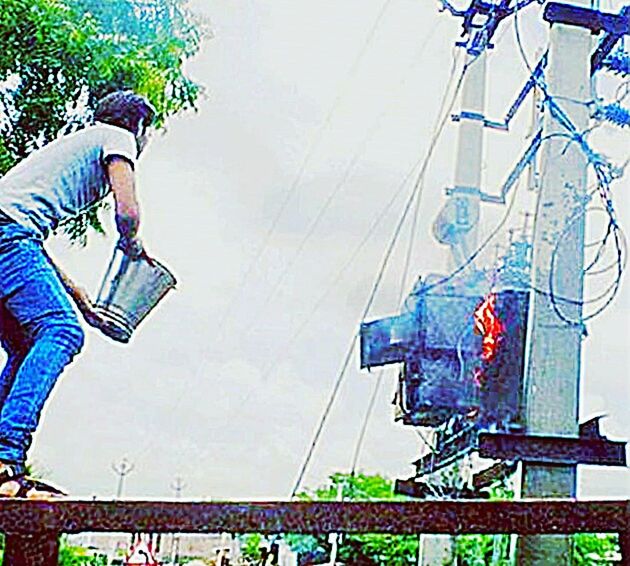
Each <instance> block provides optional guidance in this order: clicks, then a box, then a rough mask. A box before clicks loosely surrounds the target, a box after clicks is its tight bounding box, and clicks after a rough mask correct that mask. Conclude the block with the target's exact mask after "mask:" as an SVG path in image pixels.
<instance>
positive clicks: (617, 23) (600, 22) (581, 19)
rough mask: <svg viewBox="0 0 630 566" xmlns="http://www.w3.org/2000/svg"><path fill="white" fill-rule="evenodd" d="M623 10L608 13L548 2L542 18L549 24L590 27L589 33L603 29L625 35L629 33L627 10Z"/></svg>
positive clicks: (599, 31)
mask: <svg viewBox="0 0 630 566" xmlns="http://www.w3.org/2000/svg"><path fill="white" fill-rule="evenodd" d="M624 12H626V9H625V8H624ZM624 12H622V13H621V14H608V13H605V12H600V11H599V10H593V9H591V8H582V7H580V6H571V5H569V4H561V3H559V2H549V3H547V5H546V6H545V10H544V12H543V19H544V20H545V21H546V22H549V23H550V24H555V23H559V24H566V25H570V26H578V27H582V28H586V29H590V30H591V33H601V32H602V31H605V32H606V33H610V34H614V35H625V34H627V33H630V23H629V22H628V16H627V12H626V13H625V14H624Z"/></svg>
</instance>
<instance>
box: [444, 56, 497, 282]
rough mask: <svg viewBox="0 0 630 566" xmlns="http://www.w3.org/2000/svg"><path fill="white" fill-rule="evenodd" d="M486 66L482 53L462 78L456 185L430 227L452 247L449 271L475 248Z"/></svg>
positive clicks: (463, 260) (463, 261)
mask: <svg viewBox="0 0 630 566" xmlns="http://www.w3.org/2000/svg"><path fill="white" fill-rule="evenodd" d="M468 56H469V57H473V55H470V54H469V55H468ZM486 67H487V64H486V52H485V51H483V52H482V53H481V54H480V55H477V56H476V59H475V60H473V61H472V63H470V66H469V68H468V70H467V71H466V76H465V77H464V79H463V84H462V95H461V108H460V122H459V137H458V141H457V161H456V164H455V180H454V181H455V182H454V186H453V189H452V190H451V192H450V196H449V198H448V200H447V202H446V204H445V205H444V207H443V208H442V210H441V212H440V213H439V215H438V217H437V219H436V221H435V223H434V225H433V232H434V234H435V236H436V238H437V239H438V241H439V242H441V243H443V244H447V245H449V246H450V247H451V254H452V257H451V259H450V262H449V265H448V267H449V270H451V269H455V268H457V267H459V266H461V265H462V264H464V263H465V262H466V261H467V260H468V258H469V257H470V255H471V254H472V253H473V252H474V251H475V249H476V248H477V242H478V232H479V227H478V223H479V203H480V201H481V195H480V192H481V160H482V157H483V135H484V112H485V105H486Z"/></svg>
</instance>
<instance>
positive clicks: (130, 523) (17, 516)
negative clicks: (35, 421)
mask: <svg viewBox="0 0 630 566" xmlns="http://www.w3.org/2000/svg"><path fill="white" fill-rule="evenodd" d="M51 525H54V527H55V528H54V530H51V529H50V526H51ZM149 525H150V530H151V531H152V532H154V533H168V532H179V533H199V534H212V533H248V532H255V533H261V534H275V533H303V534H327V533H334V532H340V533H382V534H387V533H389V534H418V533H436V534H452V535H461V534H492V533H496V534H499V533H506V534H507V533H515V534H536V533H554V534H572V533H619V532H622V531H623V532H625V531H626V530H627V529H628V526H629V525H630V501H628V500H625V499H624V500H603V501H593V500H590V501H576V500H574V499H565V500H546V501H545V500H529V501H478V500H474V501H361V502H337V501H327V502H324V501H315V502H313V501H309V502H302V501H275V502H247V501H242V502H216V503H214V502H193V501H186V502H179V501H169V502H164V501H124V502H123V501H76V500H74V501H55V502H41V501H28V500H6V501H3V502H2V505H1V506H0V532H5V533H8V534H9V536H8V537H7V538H8V539H11V538H13V537H15V536H18V537H27V536H31V537H36V538H35V539H31V540H32V541H36V540H37V539H39V540H42V541H43V540H44V539H46V540H51V538H52V536H53V533H67V534H72V533H81V532H123V533H125V532H127V533H128V532H141V531H146V530H148V529H149ZM13 540H18V539H13ZM39 566H41V565H39Z"/></svg>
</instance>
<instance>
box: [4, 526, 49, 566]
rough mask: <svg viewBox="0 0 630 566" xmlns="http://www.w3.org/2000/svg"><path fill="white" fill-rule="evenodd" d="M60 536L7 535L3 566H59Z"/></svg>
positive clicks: (47, 534)
mask: <svg viewBox="0 0 630 566" xmlns="http://www.w3.org/2000/svg"><path fill="white" fill-rule="evenodd" d="M58 563H59V534H58V533H48V532H42V533H38V534H34V535H17V534H11V535H7V537H6V543H5V547H4V557H3V559H2V564H3V565H5V566H57V564H58Z"/></svg>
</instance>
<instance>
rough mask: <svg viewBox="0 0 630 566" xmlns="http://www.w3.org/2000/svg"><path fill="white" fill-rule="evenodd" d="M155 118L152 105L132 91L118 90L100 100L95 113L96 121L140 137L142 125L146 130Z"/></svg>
mask: <svg viewBox="0 0 630 566" xmlns="http://www.w3.org/2000/svg"><path fill="white" fill-rule="evenodd" d="M154 118H155V109H154V108H153V106H152V105H151V103H150V102H149V101H148V100H147V99H146V98H144V97H143V96H140V95H139V94H136V93H135V92H133V91H131V90H117V91H116V92H112V93H110V94H108V95H107V96H105V97H104V98H102V99H101V100H99V102H98V104H97V105H96V110H95V111H94V121H96V122H103V123H104V124H111V125H112V126H118V127H119V128H124V129H125V130H129V131H130V132H131V133H132V134H133V135H134V136H137V135H139V134H140V133H141V132H140V124H141V123H142V125H143V126H144V127H145V128H146V127H148V126H150V125H151V122H153V119H154Z"/></svg>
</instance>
